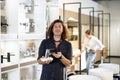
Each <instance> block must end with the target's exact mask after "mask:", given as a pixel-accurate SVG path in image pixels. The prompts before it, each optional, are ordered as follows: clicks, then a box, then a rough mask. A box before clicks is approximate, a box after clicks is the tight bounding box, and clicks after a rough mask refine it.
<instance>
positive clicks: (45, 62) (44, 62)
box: [40, 56, 53, 64]
mask: <svg viewBox="0 0 120 80" xmlns="http://www.w3.org/2000/svg"><path fill="white" fill-rule="evenodd" d="M40 60H41V61H42V64H49V63H50V62H52V61H53V58H52V57H48V58H45V57H44V56H42V58H40Z"/></svg>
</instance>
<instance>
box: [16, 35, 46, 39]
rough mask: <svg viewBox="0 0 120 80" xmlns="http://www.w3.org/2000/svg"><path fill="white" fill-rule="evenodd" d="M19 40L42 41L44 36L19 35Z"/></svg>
mask: <svg viewBox="0 0 120 80" xmlns="http://www.w3.org/2000/svg"><path fill="white" fill-rule="evenodd" d="M18 38H19V40H24V39H44V38H45V35H43V34H20V35H19V36H18Z"/></svg>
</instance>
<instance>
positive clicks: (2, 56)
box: [1, 52, 14, 63]
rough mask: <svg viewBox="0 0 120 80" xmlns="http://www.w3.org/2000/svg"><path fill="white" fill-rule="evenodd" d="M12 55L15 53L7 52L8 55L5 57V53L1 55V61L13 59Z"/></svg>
mask: <svg viewBox="0 0 120 80" xmlns="http://www.w3.org/2000/svg"><path fill="white" fill-rule="evenodd" d="M10 56H14V54H10V53H9V52H8V53H7V57H4V55H1V63H3V59H7V62H10V61H11V58H10Z"/></svg>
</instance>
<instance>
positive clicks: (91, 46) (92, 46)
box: [77, 30, 104, 74]
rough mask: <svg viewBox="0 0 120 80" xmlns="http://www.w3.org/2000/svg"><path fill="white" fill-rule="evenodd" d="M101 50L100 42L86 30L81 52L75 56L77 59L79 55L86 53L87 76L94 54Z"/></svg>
mask: <svg viewBox="0 0 120 80" xmlns="http://www.w3.org/2000/svg"><path fill="white" fill-rule="evenodd" d="M103 48H104V45H103V44H102V42H101V41H100V40H99V39H98V38H97V37H95V36H93V35H92V31H91V30H86V31H85V38H84V42H83V46H82V50H81V52H80V54H78V55H77V56H78V57H79V56H80V55H81V53H83V52H84V51H86V59H87V63H86V70H87V74H89V69H91V68H93V64H94V59H95V57H96V53H97V52H98V51H101V50H103Z"/></svg>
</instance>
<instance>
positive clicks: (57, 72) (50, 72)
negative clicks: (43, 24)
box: [38, 39, 72, 80]
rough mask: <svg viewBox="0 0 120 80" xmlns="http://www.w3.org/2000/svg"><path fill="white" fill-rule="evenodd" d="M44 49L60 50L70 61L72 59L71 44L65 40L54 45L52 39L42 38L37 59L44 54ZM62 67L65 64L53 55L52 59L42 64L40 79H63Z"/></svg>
mask: <svg viewBox="0 0 120 80" xmlns="http://www.w3.org/2000/svg"><path fill="white" fill-rule="evenodd" d="M46 49H54V51H56V52H57V51H59V52H62V55H63V56H64V57H66V58H67V59H69V60H70V61H71V60H72V46H71V43H70V42H68V41H66V40H61V41H60V44H59V45H58V46H57V47H56V46H55V43H54V40H53V39H44V40H43V41H42V42H41V45H40V47H39V52H38V59H40V58H41V57H42V56H45V51H46ZM51 57H53V56H51ZM64 67H65V65H64V64H63V63H62V62H61V61H60V60H59V59H57V58H55V57H53V61H52V62H51V63H50V64H43V69H42V75H41V79H40V80H63V68H64Z"/></svg>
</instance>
